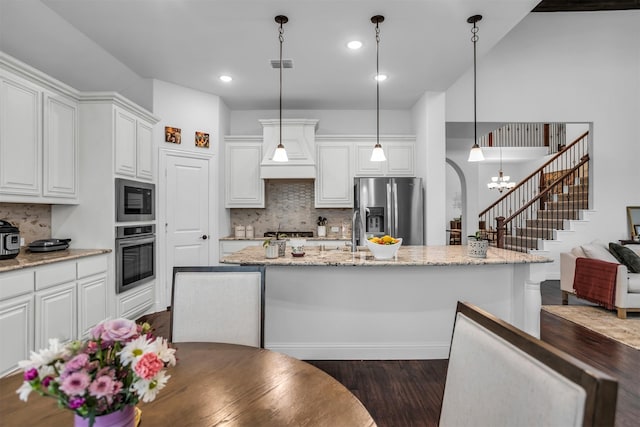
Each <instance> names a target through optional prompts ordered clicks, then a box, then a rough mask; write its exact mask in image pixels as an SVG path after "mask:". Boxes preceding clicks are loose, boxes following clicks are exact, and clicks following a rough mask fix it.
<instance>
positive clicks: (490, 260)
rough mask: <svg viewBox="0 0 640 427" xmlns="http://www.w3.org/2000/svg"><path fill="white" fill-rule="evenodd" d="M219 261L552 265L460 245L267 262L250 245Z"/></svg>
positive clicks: (312, 250)
mask: <svg viewBox="0 0 640 427" xmlns="http://www.w3.org/2000/svg"><path fill="white" fill-rule="evenodd" d="M222 262H223V263H226V264H253V265H292V266H304V265H316V266H322V265H324V266H384V265H390V266H425V265H485V264H528V263H546V262H552V260H551V259H549V258H546V257H542V256H539V255H529V254H525V253H522V252H515V251H509V250H506V249H498V248H494V247H490V248H489V250H488V251H487V257H486V258H472V257H469V256H467V247H466V246H463V245H451V246H402V247H400V249H399V250H398V254H397V257H396V258H394V259H389V260H376V259H374V257H373V255H372V254H371V252H369V250H367V249H363V250H360V251H359V252H356V253H352V252H348V251H344V250H328V251H321V250H320V248H316V247H308V248H307V247H305V255H304V256H303V257H298V258H295V257H293V256H292V255H291V251H290V250H289V248H287V252H286V255H285V256H284V257H281V258H274V259H267V258H265V250H264V248H262V247H257V246H251V247H248V248H244V249H242V250H240V251H237V252H234V253H233V254H231V255H229V256H226V257H224V258H223V259H222Z"/></svg>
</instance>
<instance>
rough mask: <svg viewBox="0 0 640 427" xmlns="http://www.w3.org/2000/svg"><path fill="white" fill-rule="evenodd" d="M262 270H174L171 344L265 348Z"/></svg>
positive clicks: (216, 267) (179, 268)
mask: <svg viewBox="0 0 640 427" xmlns="http://www.w3.org/2000/svg"><path fill="white" fill-rule="evenodd" d="M264 280H265V269H264V267H263V266H209V267H174V268H173V286H172V295H171V334H170V340H171V341H172V342H176V343H177V342H221V343H230V344H243V345H249V346H254V347H264Z"/></svg>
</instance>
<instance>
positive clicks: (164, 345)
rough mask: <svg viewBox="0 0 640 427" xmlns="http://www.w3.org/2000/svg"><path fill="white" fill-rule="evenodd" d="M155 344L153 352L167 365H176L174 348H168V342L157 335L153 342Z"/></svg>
mask: <svg viewBox="0 0 640 427" xmlns="http://www.w3.org/2000/svg"><path fill="white" fill-rule="evenodd" d="M153 344H154V345H155V352H156V354H157V355H158V357H159V358H160V360H162V361H163V362H164V363H166V364H168V365H169V366H176V355H175V353H176V349H175V348H169V345H168V342H167V340H166V339H164V338H161V337H158V338H156V340H155V341H154V342H153Z"/></svg>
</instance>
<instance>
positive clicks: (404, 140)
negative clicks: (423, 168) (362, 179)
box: [355, 137, 415, 176]
mask: <svg viewBox="0 0 640 427" xmlns="http://www.w3.org/2000/svg"><path fill="white" fill-rule="evenodd" d="M380 143H381V144H382V148H383V150H384V154H385V156H386V157H387V161H386V162H372V161H370V160H369V159H370V158H371V151H372V150H373V146H374V145H375V138H372V139H371V140H370V141H367V142H364V141H362V142H358V143H357V144H356V156H355V157H356V167H355V176H415V154H414V153H415V137H385V138H380Z"/></svg>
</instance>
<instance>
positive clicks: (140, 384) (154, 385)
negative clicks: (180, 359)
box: [131, 370, 171, 402]
mask: <svg viewBox="0 0 640 427" xmlns="http://www.w3.org/2000/svg"><path fill="white" fill-rule="evenodd" d="M169 378H171V375H167V374H166V373H165V371H164V370H162V371H160V372H158V375H156V376H155V377H154V378H152V379H150V380H143V379H139V380H138V381H135V382H134V383H133V384H131V391H133V392H135V393H136V394H137V395H138V396H139V397H140V399H142V401H143V402H151V401H153V400H154V399H155V398H156V396H157V395H158V392H160V390H162V389H163V388H164V386H165V385H166V384H167V381H168V380H169Z"/></svg>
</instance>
